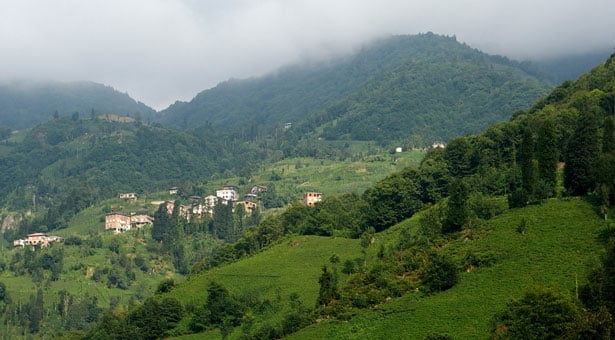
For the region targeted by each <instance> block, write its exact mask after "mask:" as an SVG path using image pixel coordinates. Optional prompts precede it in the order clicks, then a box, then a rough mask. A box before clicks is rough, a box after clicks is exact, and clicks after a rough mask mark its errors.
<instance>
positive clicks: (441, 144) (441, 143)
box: [431, 142, 446, 149]
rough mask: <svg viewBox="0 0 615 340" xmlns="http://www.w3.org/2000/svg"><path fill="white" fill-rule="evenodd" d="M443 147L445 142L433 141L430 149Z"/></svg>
mask: <svg viewBox="0 0 615 340" xmlns="http://www.w3.org/2000/svg"><path fill="white" fill-rule="evenodd" d="M445 147H446V144H444V142H434V143H433V144H431V148H432V149H444V148H445Z"/></svg>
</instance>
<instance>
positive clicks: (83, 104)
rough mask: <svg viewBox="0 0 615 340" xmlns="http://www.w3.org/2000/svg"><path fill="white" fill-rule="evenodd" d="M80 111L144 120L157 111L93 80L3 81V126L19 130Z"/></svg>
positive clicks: (0, 124) (0, 115)
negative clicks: (128, 116)
mask: <svg viewBox="0 0 615 340" xmlns="http://www.w3.org/2000/svg"><path fill="white" fill-rule="evenodd" d="M75 112H79V113H80V114H81V115H90V114H91V113H93V112H94V113H95V114H100V113H114V114H118V115H130V116H132V117H135V118H138V119H143V120H145V121H147V120H150V119H152V118H153V115H154V114H155V111H154V110H153V109H152V108H150V107H148V106H147V105H145V104H143V103H140V102H137V101H135V100H134V99H132V98H130V97H129V96H128V94H125V93H120V92H118V91H116V90H114V89H113V88H112V87H109V86H105V85H102V84H97V83H94V82H86V81H82V82H66V83H63V82H34V81H17V82H10V83H0V127H5V128H10V129H13V130H20V129H25V128H29V127H32V126H35V125H37V124H40V123H43V122H45V121H47V120H48V119H49V118H51V117H52V116H53V115H54V114H57V115H59V116H66V115H71V114H73V113H75Z"/></svg>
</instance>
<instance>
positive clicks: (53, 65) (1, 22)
mask: <svg viewBox="0 0 615 340" xmlns="http://www.w3.org/2000/svg"><path fill="white" fill-rule="evenodd" d="M0 6H1V7H0V8H2V11H1V12H0V60H1V63H0V78H3V79H20V78H37V79H53V80H65V81H69V80H92V81H96V82H101V83H104V84H107V85H111V86H113V87H115V88H116V89H118V90H120V91H122V92H128V93H129V94H130V95H131V96H133V97H134V98H136V99H138V100H141V101H143V102H145V103H146V104H148V105H151V106H154V107H155V108H157V109H162V108H164V107H166V106H168V105H169V104H171V103H172V102H174V101H175V100H189V99H191V98H192V97H193V96H194V95H195V94H196V93H198V92H199V91H201V90H203V89H206V88H209V87H212V86H215V85H216V84H217V83H218V82H220V81H223V80H225V79H228V78H231V77H235V78H243V77H249V76H257V75H260V74H263V73H266V72H269V71H272V70H274V69H276V68H278V67H279V66H281V65H285V64H289V63H293V62H297V61H301V60H306V59H322V58H327V57H330V56H332V55H339V54H343V53H348V52H350V51H352V50H353V49H355V48H357V47H358V46H361V44H364V43H365V42H367V41H369V40H371V39H374V38H376V37H379V36H384V35H388V34H416V33H421V32H427V31H432V32H435V33H439V34H446V35H456V36H457V38H458V40H460V41H463V42H466V43H467V44H469V45H470V46H473V47H476V48H479V49H481V50H483V51H485V52H488V53H494V54H495V53H497V54H503V55H506V56H509V57H511V58H515V59H537V58H543V57H549V56H554V55H560V54H571V53H582V52H588V51H593V50H596V49H604V48H608V47H615V41H614V40H615V39H614V38H613V37H612V32H614V31H615V23H614V21H613V20H612V13H615V2H613V1H611V0H588V1H584V2H579V1H549V0H544V1H538V2H537V1H535V0H533V1H528V0H518V1H493V0H470V1H464V2H460V1H453V0H432V1H428V2H427V1H418V0H413V1H403V0H380V1H372V0H367V1H356V0H355V1H350V0H340V1H334V2H332V1H323V0H262V1H254V0H229V1H222V2H220V1H211V0H207V1H198V0H184V1H167V0H129V1H118V0H106V1H100V0H95V1H78V0H60V1H53V2H52V1H36V0H0Z"/></svg>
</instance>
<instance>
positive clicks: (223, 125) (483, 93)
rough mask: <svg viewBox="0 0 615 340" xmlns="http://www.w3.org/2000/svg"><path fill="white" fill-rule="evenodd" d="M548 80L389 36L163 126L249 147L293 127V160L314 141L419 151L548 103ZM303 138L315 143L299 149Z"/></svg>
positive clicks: (424, 40)
mask: <svg viewBox="0 0 615 340" xmlns="http://www.w3.org/2000/svg"><path fill="white" fill-rule="evenodd" d="M544 79H545V78H544V77H543V74H541V73H540V72H538V71H537V70H536V69H535V68H532V67H531V66H530V65H529V64H527V63H525V64H520V63H516V62H513V61H510V60H508V59H506V58H504V57H500V56H489V55H487V54H484V53H481V52H480V51H478V50H475V49H472V48H470V47H469V46H467V45H464V44H461V43H459V42H457V40H456V39H455V37H444V36H438V35H435V34H433V33H427V34H420V35H412V36H392V37H388V38H385V39H380V40H377V41H374V42H372V43H371V44H369V45H367V46H365V47H364V48H363V49H361V50H360V51H358V52H357V53H355V54H353V55H350V56H346V57H343V58H340V59H339V60H336V61H333V62H326V63H322V64H316V65H304V66H295V67H290V68H287V69H283V70H280V71H278V72H276V73H275V74H273V75H269V76H265V77H262V78H256V79H248V80H230V81H227V82H224V83H221V84H219V85H218V86H216V87H215V88H213V89H210V90H206V91H203V92H201V93H200V94H199V95H197V96H196V97H195V98H194V99H193V100H192V101H190V102H189V103H176V104H174V105H172V106H171V107H169V108H168V109H166V110H164V111H162V112H161V121H162V122H163V123H165V124H170V125H173V126H178V127H181V128H188V127H191V126H198V125H203V124H211V126H214V127H216V128H219V129H224V130H225V131H237V132H239V134H240V135H242V136H245V138H246V139H247V140H258V139H260V138H262V137H263V136H264V135H268V134H275V135H276V136H278V135H281V132H283V130H282V126H283V125H284V124H285V123H287V122H291V123H292V128H291V129H290V131H288V132H292V133H293V134H295V136H292V137H289V136H288V134H286V135H287V136H285V137H284V138H286V139H287V142H286V144H287V145H288V146H289V147H295V149H296V150H295V151H294V153H299V150H301V149H302V148H310V143H312V141H313V140H314V139H316V138H315V137H314V136H316V137H324V138H325V139H328V140H331V139H334V140H348V139H351V140H364V141H378V142H381V143H390V142H392V141H403V142H404V143H405V144H406V145H404V146H409V147H412V146H416V147H423V146H426V145H431V143H432V142H434V141H439V140H448V139H450V138H452V137H455V136H459V135H464V134H467V133H477V132H479V131H480V130H481V129H484V128H485V127H486V126H488V125H489V124H493V123H495V122H498V121H501V120H504V119H506V118H508V117H510V115H511V114H512V113H513V112H515V111H517V110H519V109H523V108H526V107H527V106H528V105H530V104H531V103H532V102H533V101H535V100H536V99H538V98H539V97H540V96H541V95H544V94H546V92H547V90H548V88H549V85H548V83H547V82H546V81H545V80H544ZM246 117H249V118H246ZM276 127H277V128H276ZM274 130H276V132H275V133H274V132H272V131H274ZM304 135H309V136H310V140H307V141H305V143H297V140H301V139H304ZM300 144H305V145H300ZM301 154H304V155H305V153H301Z"/></svg>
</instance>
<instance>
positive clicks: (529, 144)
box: [519, 127, 538, 198]
mask: <svg viewBox="0 0 615 340" xmlns="http://www.w3.org/2000/svg"><path fill="white" fill-rule="evenodd" d="M535 146H536V143H535V141H534V133H533V132H532V130H531V129H530V128H529V127H526V128H525V130H524V131H523V138H522V140H521V147H520V150H519V158H520V160H519V163H520V165H521V187H522V188H523V190H524V191H525V193H526V194H527V195H528V196H529V197H530V198H533V197H534V191H535V190H536V180H537V178H538V173H537V172H538V171H537V169H536V161H535V159H534V148H535Z"/></svg>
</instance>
